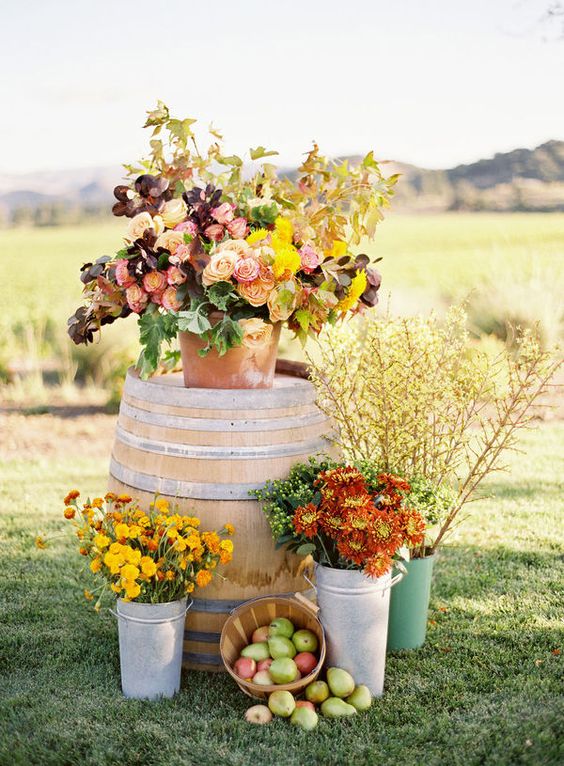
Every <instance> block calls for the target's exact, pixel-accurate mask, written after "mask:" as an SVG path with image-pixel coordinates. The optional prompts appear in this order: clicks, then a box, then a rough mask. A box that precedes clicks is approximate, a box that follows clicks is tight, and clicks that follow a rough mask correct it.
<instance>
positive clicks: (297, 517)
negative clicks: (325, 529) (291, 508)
mask: <svg viewBox="0 0 564 766" xmlns="http://www.w3.org/2000/svg"><path fill="white" fill-rule="evenodd" d="M319 517H320V511H319V508H318V507H317V506H316V505H314V504H313V503H308V504H307V505H301V506H300V507H299V508H296V510H295V512H294V518H293V523H294V529H295V530H296V532H297V533H298V534H299V535H305V536H306V537H308V538H310V539H311V538H312V537H315V535H316V534H317V530H318V525H319Z"/></svg>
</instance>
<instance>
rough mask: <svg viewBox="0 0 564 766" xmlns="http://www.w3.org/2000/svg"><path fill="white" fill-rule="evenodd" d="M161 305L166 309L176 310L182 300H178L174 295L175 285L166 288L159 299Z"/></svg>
mask: <svg viewBox="0 0 564 766" xmlns="http://www.w3.org/2000/svg"><path fill="white" fill-rule="evenodd" d="M161 305H162V307H163V308H164V309H166V310H167V311H178V309H179V308H180V307H181V306H182V301H179V300H178V298H177V296H176V287H172V286H171V287H167V288H166V290H165V291H164V293H163V297H162V299H161Z"/></svg>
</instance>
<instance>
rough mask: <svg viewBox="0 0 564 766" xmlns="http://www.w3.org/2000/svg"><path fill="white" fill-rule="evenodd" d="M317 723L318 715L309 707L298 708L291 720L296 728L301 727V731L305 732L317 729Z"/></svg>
mask: <svg viewBox="0 0 564 766" xmlns="http://www.w3.org/2000/svg"><path fill="white" fill-rule="evenodd" d="M317 721H318V718H317V713H316V712H315V710H312V709H311V708H308V707H297V708H296V709H295V710H294V712H293V713H292V717H291V718H290V723H293V724H294V726H299V727H300V729H304V730H305V731H311V730H312V729H315V727H316V726H317Z"/></svg>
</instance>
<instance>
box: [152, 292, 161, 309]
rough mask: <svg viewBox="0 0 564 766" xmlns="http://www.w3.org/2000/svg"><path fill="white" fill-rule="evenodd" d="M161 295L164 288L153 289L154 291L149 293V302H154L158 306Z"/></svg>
mask: <svg viewBox="0 0 564 766" xmlns="http://www.w3.org/2000/svg"><path fill="white" fill-rule="evenodd" d="M163 295H164V290H155V292H153V293H151V303H156V304H157V306H160V305H161V303H162V302H163Z"/></svg>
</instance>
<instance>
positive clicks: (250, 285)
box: [237, 279, 272, 306]
mask: <svg viewBox="0 0 564 766" xmlns="http://www.w3.org/2000/svg"><path fill="white" fill-rule="evenodd" d="M271 291H272V287H269V286H268V285H267V284H265V283H264V282H263V281H262V280H261V279H255V281H254V282H242V283H241V284H240V285H238V286H237V292H238V293H239V295H241V296H242V297H243V298H244V299H245V300H246V301H247V303H250V304H251V306H264V304H265V303H266V301H267V299H268V296H269V294H270V292H271Z"/></svg>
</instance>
